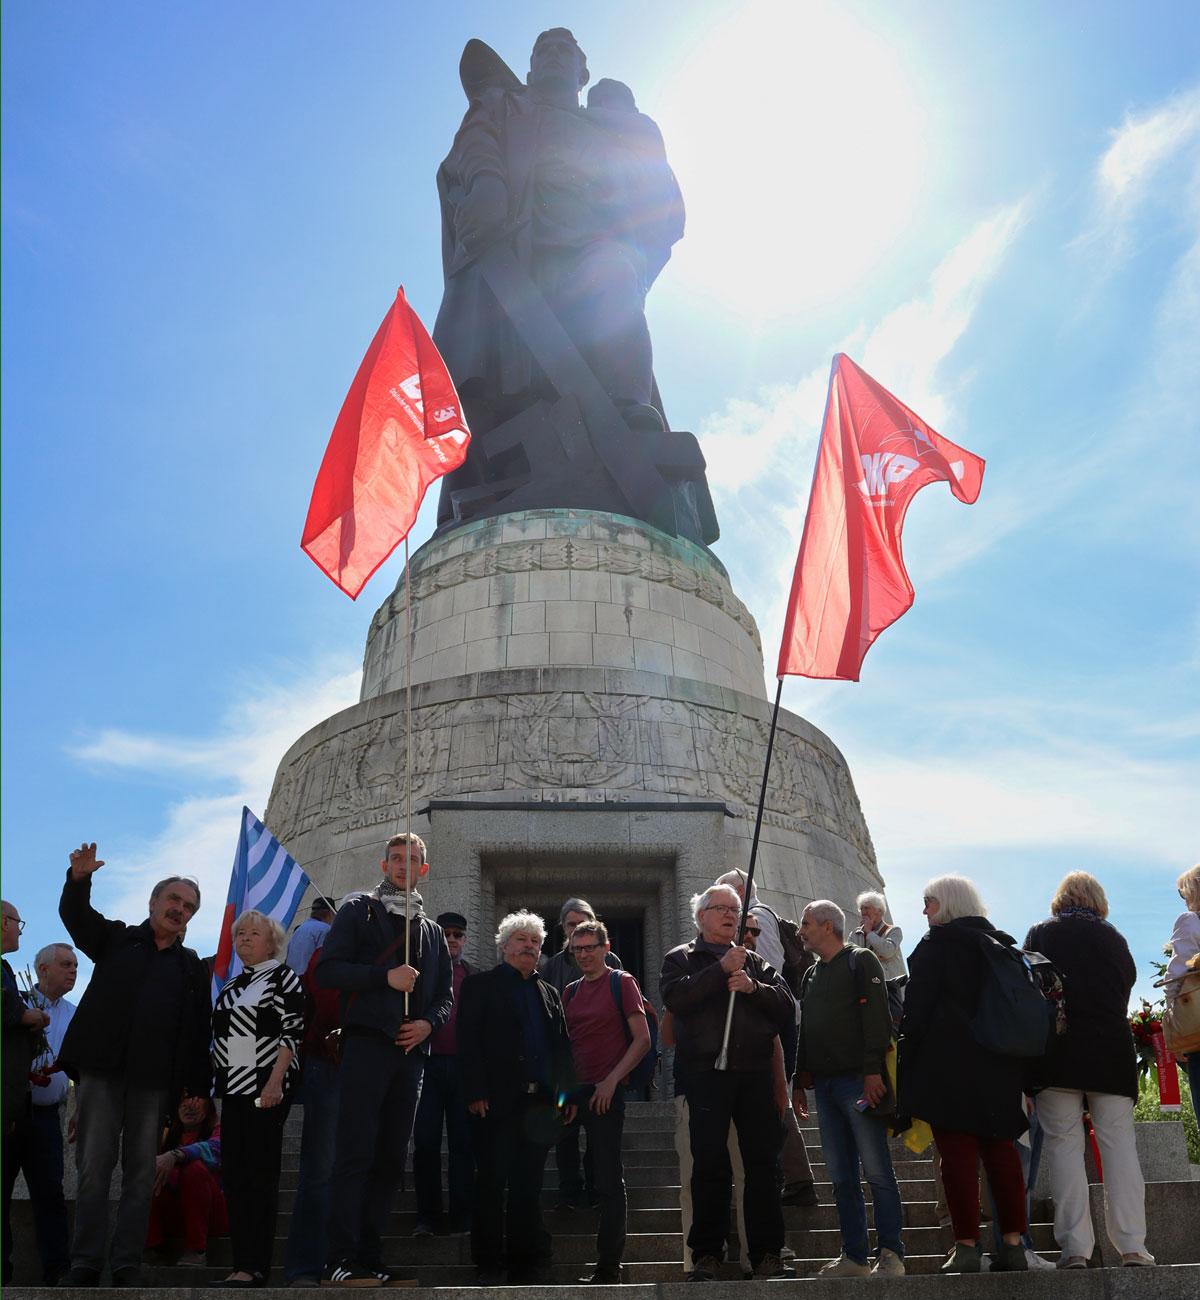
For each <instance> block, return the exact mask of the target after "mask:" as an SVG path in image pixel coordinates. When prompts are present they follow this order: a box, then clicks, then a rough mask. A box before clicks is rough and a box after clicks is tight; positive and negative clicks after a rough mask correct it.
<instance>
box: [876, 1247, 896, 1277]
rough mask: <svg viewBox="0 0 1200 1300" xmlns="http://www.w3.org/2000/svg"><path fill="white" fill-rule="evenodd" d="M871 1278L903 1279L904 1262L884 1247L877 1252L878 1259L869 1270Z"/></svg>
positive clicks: (892, 1251)
mask: <svg viewBox="0 0 1200 1300" xmlns="http://www.w3.org/2000/svg"><path fill="white" fill-rule="evenodd" d="M871 1276H872V1277H903V1276H904V1261H903V1260H902V1259H901V1258H900V1256H899V1255H897V1254H896V1252H895V1251H894V1250H888V1248H887V1247H886V1246H884V1247H883V1248H882V1249H881V1250H880V1252H879V1259H878V1260H877V1261H876V1263H875V1267H874V1268H873V1269H872V1270H871Z"/></svg>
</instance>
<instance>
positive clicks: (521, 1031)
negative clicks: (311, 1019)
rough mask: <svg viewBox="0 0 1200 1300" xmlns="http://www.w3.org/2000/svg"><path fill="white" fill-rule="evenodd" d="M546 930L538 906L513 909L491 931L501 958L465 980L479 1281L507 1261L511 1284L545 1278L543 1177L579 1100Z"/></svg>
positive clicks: (497, 1279) (464, 1060)
mask: <svg viewBox="0 0 1200 1300" xmlns="http://www.w3.org/2000/svg"><path fill="white" fill-rule="evenodd" d="M545 937H546V925H545V922H544V921H543V920H542V918H541V917H540V916H536V915H535V914H534V913H532V912H511V913H510V914H509V915H508V916H506V917H505V918H504V919H503V920H502V921H501V922H500V928H499V929H498V930H497V932H496V951H497V953H498V955H499V957H500V961H499V963H498V964H497V965H495V966H493V967H492V969H491V970H487V971H481V972H480V973H479V974H478V975H468V976H467V978H466V979H465V980H463V984H462V997H461V1000H460V1003H459V1008H458V1063H459V1068H460V1069H461V1070H462V1077H463V1092H464V1095H465V1097H466V1100H467V1110H468V1112H469V1113H470V1115H471V1117H472V1119H471V1141H472V1145H473V1146H474V1149H475V1206H474V1214H473V1216H472V1219H471V1258H472V1260H473V1262H474V1264H475V1270H476V1274H477V1277H478V1283H479V1285H481V1286H499V1285H501V1284H502V1282H503V1281H504V1269H505V1268H507V1270H508V1279H507V1280H508V1284H509V1285H510V1286H521V1285H524V1286H530V1285H539V1284H545V1283H546V1282H548V1281H549V1280H550V1261H551V1258H552V1250H551V1239H550V1234H549V1233H548V1232H547V1231H546V1228H545V1226H544V1224H543V1222H542V1208H541V1196H542V1178H543V1176H544V1173H545V1168H546V1155H547V1153H548V1151H549V1149H550V1147H551V1146H552V1145H553V1143H554V1142H555V1141H557V1139H558V1138H559V1136H560V1135H561V1134H562V1130H563V1125H564V1124H570V1123H571V1122H572V1121H573V1120H574V1118H575V1107H574V1106H573V1105H568V1104H567V1100H566V1098H567V1093H568V1091H569V1089H570V1086H571V1084H572V1082H573V1073H572V1063H571V1044H570V1042H569V1041H568V1038H567V1022H566V1017H565V1015H564V1014H563V1005H562V999H561V998H560V997H559V996H558V993H557V992H555V990H554V988H553V987H552V986H551V985H550V984H548V983H547V982H546V981H545V980H544V979H542V978H541V977H540V975H539V974H538V969H537V966H538V957H539V955H540V954H541V951H542V942H543V941H544V940H545ZM506 1190H507V1193H508V1208H507V1213H506V1212H505V1208H504V1201H505V1191H506Z"/></svg>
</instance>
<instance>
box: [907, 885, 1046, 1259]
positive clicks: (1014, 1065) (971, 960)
mask: <svg viewBox="0 0 1200 1300" xmlns="http://www.w3.org/2000/svg"><path fill="white" fill-rule="evenodd" d="M924 911H925V915H926V916H927V917H928V918H929V933H928V934H927V935H926V936H925V937H924V938H923V939H922V940H921V942H920V943H919V944H917V946H916V948H914V949H913V952H912V955H911V956H910V957H909V959H908V972H909V974H908V987H907V989H906V990H905V998H904V1020H903V1022H902V1023H901V1026H900V1060H899V1066H898V1083H899V1109H900V1111H901V1113H902V1114H905V1115H911V1116H913V1117H914V1118H916V1119H923V1120H925V1122H926V1123H927V1124H928V1125H929V1126H930V1127H931V1128H932V1129H933V1138H934V1141H935V1143H936V1144H937V1149H938V1155H939V1157H940V1158H941V1166H942V1182H943V1183H944V1185H945V1188H946V1201H947V1204H948V1206H949V1209H950V1220H951V1223H952V1224H953V1227H954V1237H955V1247H954V1253H953V1254H952V1255H951V1257H950V1259H948V1260H947V1261H946V1263H945V1264H944V1265H943V1266H942V1271H943V1272H944V1273H978V1272H979V1271H980V1251H979V1177H978V1167H979V1161H980V1160H982V1161H983V1165H984V1168H985V1169H986V1171H987V1176H988V1182H989V1183H990V1185H991V1189H992V1196H993V1198H994V1200H995V1202H996V1212H997V1217H998V1218H999V1221H1000V1229H1001V1232H1002V1233H1003V1241H1004V1244H1003V1246H1002V1247H1001V1248H1000V1249H999V1250H998V1251H996V1252H995V1253H994V1255H993V1258H992V1269H993V1271H996V1270H1019V1269H1025V1268H1027V1267H1028V1265H1027V1262H1026V1259H1025V1249H1024V1247H1023V1245H1022V1244H1021V1234H1022V1233H1023V1232H1024V1231H1025V1230H1026V1226H1027V1223H1026V1213H1025V1181H1024V1179H1023V1177H1022V1175H1021V1161H1020V1157H1019V1156H1018V1155H1017V1150H1016V1148H1015V1146H1014V1145H1013V1139H1014V1138H1017V1137H1019V1136H1020V1135H1021V1134H1022V1133H1023V1132H1024V1131H1025V1129H1026V1127H1027V1124H1026V1120H1025V1108H1024V1104H1023V1100H1022V1096H1023V1094H1022V1074H1023V1069H1024V1065H1023V1062H1021V1061H1019V1060H1017V1059H1016V1058H1014V1057H1006V1056H998V1055H997V1054H996V1053H994V1052H990V1051H988V1050H987V1049H986V1048H984V1047H981V1046H980V1045H979V1044H978V1043H977V1042H976V1041H975V1037H974V1035H973V1033H972V1022H973V1020H974V1017H975V1015H976V1012H977V1008H978V1004H979V995H980V990H981V988H982V986H983V979H984V974H985V962H986V960H987V959H986V957H985V955H984V944H986V943H987V942H988V936H994V937H995V938H996V939H999V940H1000V941H1001V942H1002V943H1007V944H1012V943H1013V942H1014V941H1013V939H1012V938H1011V937H1010V936H1009V935H1007V934H1004V933H1003V932H1002V931H1000V930H997V929H996V928H995V927H994V926H993V925H992V924H991V922H989V921H988V920H987V919H986V917H985V911H986V909H985V908H984V905H983V900H982V899H981V898H980V897H979V891H978V890H977V889H976V888H975V886H974V885H973V884H972V883H971V881H969V880H967V879H966V878H965V877H964V876H942V877H940V878H939V879H937V880H931V881H930V882H929V884H928V885H926V886H925V908H924Z"/></svg>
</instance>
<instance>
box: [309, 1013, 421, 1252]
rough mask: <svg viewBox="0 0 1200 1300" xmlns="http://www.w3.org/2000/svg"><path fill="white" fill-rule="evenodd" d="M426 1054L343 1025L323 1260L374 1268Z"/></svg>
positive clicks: (404, 1153)
mask: <svg viewBox="0 0 1200 1300" xmlns="http://www.w3.org/2000/svg"><path fill="white" fill-rule="evenodd" d="M424 1069H425V1055H424V1053H422V1052H420V1051H412V1052H406V1051H405V1050H404V1049H403V1048H402V1047H397V1046H396V1044H395V1043H393V1042H392V1040H391V1039H390V1038H388V1037H386V1036H385V1035H384V1034H356V1033H349V1034H347V1035H346V1037H345V1043H344V1046H343V1047H342V1064H341V1066H340V1067H339V1073H338V1089H339V1091H338V1117H337V1145H336V1149H335V1151H334V1157H333V1173H332V1174H331V1175H330V1177H329V1262H330V1263H331V1264H350V1265H355V1266H357V1267H359V1268H368V1269H372V1270H375V1271H378V1270H379V1269H381V1268H382V1267H383V1238H384V1236H385V1235H386V1234H387V1228H388V1220H389V1219H390V1218H391V1214H392V1202H393V1201H394V1200H395V1199H396V1189H397V1188H398V1187H399V1186H400V1180H401V1179H402V1178H403V1177H404V1162H405V1159H406V1158H407V1156H408V1142H409V1139H410V1138H411V1137H412V1131H413V1119H414V1117H415V1116H416V1113H417V1102H418V1100H419V1099H420V1096H421V1076H422V1073H423V1072H424Z"/></svg>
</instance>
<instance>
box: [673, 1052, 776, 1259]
mask: <svg viewBox="0 0 1200 1300" xmlns="http://www.w3.org/2000/svg"><path fill="white" fill-rule="evenodd" d="M686 1089H687V1100H688V1125H689V1134H690V1137H691V1143H692V1230H691V1232H689V1233H688V1240H687V1244H688V1247H689V1248H690V1250H691V1252H692V1259H693V1261H694V1260H696V1259H698V1258H699V1257H700V1256H701V1255H712V1256H715V1257H716V1258H717V1259H724V1258H725V1238H726V1235H727V1234H728V1232H729V1209H730V1203H731V1200H732V1195H733V1169H732V1167H731V1166H730V1163H729V1149H728V1141H729V1125H730V1123H732V1124H733V1125H734V1127H735V1128H736V1129H737V1139H738V1147H739V1148H740V1150H741V1153H742V1166H743V1168H744V1169H745V1171H746V1185H745V1193H744V1196H745V1214H746V1244H747V1246H748V1247H749V1250H750V1263H751V1264H752V1265H756V1264H758V1262H759V1260H761V1259H762V1257H763V1256H764V1255H768V1254H770V1255H778V1254H779V1252H780V1251H781V1250H782V1248H783V1209H782V1207H781V1206H780V1204H779V1181H778V1175H777V1172H776V1170H777V1164H776V1160H777V1157H778V1155H779V1146H780V1142H781V1140H782V1137H783V1128H782V1126H781V1125H780V1123H779V1111H778V1110H777V1109H776V1107H775V1092H774V1088H773V1087H772V1082H771V1072H770V1070H754V1071H737V1070H719V1071H718V1070H689V1071H688V1075H687V1083H686Z"/></svg>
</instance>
